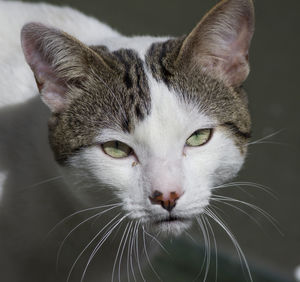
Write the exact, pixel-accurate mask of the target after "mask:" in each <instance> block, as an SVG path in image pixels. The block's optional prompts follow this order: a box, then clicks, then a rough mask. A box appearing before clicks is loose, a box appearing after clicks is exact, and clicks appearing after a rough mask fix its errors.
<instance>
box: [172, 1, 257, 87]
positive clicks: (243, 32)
mask: <svg viewBox="0 0 300 282" xmlns="http://www.w3.org/2000/svg"><path fill="white" fill-rule="evenodd" d="M253 32H254V7H253V2H252V0H223V1H221V2H220V3H219V4H217V5H216V6H215V7H214V8H213V9H212V10H211V11H210V12H209V13H207V14H206V15H205V17H204V18H203V19H202V20H201V21H200V23H199V24H198V25H197V26H196V27H195V28H194V29H193V30H192V32H191V33H190V34H189V35H188V36H187V37H186V39H185V40H184V42H183V45H182V47H181V49H180V52H179V56H178V58H177V63H178V64H179V65H180V66H184V67H186V66H187V67H188V68H189V69H191V68H197V69H199V70H201V71H205V72H208V73H210V74H211V75H212V76H214V77H217V78H218V79H221V80H222V81H224V82H225V83H226V84H227V85H229V86H234V87H235V86H239V85H241V84H242V83H243V81H244V80H245V79H246V78H247V76H248V73H249V62H248V50H249V47H250V41H251V38H252V35H253Z"/></svg>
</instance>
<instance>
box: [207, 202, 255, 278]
mask: <svg viewBox="0 0 300 282" xmlns="http://www.w3.org/2000/svg"><path fill="white" fill-rule="evenodd" d="M205 214H206V215H208V216H209V217H210V218H211V219H213V220H214V221H215V222H216V223H218V224H219V226H220V227H222V229H223V230H224V231H225V232H226V234H227V235H228V237H229V238H230V239H231V241H232V243H233V245H234V247H235V249H236V251H237V254H238V256H239V259H240V262H241V264H242V266H243V265H244V266H245V267H246V270H247V274H248V276H249V279H250V281H251V282H253V279H252V275H251V271H250V268H249V265H248V262H247V259H246V257H245V255H244V252H243V251H242V249H241V247H240V245H239V243H238V241H237V240H236V238H235V236H234V235H233V234H232V232H231V231H230V229H229V228H228V227H227V226H226V225H225V223H224V222H223V220H222V219H220V217H219V216H217V215H216V213H213V212H212V210H210V209H209V208H208V207H206V209H205Z"/></svg>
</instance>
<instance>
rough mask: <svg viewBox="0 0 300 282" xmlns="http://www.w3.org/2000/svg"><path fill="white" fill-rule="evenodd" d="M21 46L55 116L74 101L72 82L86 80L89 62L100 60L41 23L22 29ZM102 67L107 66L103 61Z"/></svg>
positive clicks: (67, 37)
mask: <svg viewBox="0 0 300 282" xmlns="http://www.w3.org/2000/svg"><path fill="white" fill-rule="evenodd" d="M21 43H22V48H23V52H24V55H25V58H26V61H27V63H28V64H29V66H30V67H31V69H32V71H33V73H34V76H35V79H36V82H37V86H38V88H39V91H40V93H41V96H42V100H43V101H44V103H45V104H46V105H47V106H48V107H49V108H50V110H51V111H52V112H56V113H57V112H61V111H63V110H64V109H66V108H67V106H68V104H69V103H70V101H71V98H72V97H69V94H68V92H70V91H68V90H69V88H70V87H72V82H74V81H76V80H77V81H80V80H81V79H83V77H84V75H85V74H86V72H87V71H88V69H89V68H90V62H94V61H99V60H101V57H100V56H99V55H97V54H96V53H95V52H93V50H91V49H90V48H89V47H88V46H86V45H84V44H83V43H81V42H80V41H78V40H77V39H75V38H73V37H72V36H70V35H69V34H67V33H64V32H62V31H60V30H57V29H54V28H49V27H47V26H45V25H42V24H40V23H29V24H26V25H25V26H24V27H23V29H22V32H21ZM102 63H103V65H105V62H104V61H102Z"/></svg>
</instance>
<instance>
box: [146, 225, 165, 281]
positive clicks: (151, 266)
mask: <svg viewBox="0 0 300 282" xmlns="http://www.w3.org/2000/svg"><path fill="white" fill-rule="evenodd" d="M142 230H143V244H144V251H145V255H146V258H147V261H148V263H149V266H150V268H151V270H152V271H153V273H154V274H155V276H156V277H157V278H158V280H159V281H162V279H161V278H160V277H159V275H158V273H157V272H156V270H155V269H154V267H153V265H152V263H151V260H150V258H149V255H148V251H147V247H146V239H145V228H144V226H142Z"/></svg>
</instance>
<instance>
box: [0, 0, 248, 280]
mask: <svg viewBox="0 0 300 282" xmlns="http://www.w3.org/2000/svg"><path fill="white" fill-rule="evenodd" d="M20 32H21V43H20V40H19V36H20ZM253 32H254V8H253V3H252V0H222V1H220V2H219V3H218V4H217V5H216V6H215V7H214V8H212V10H211V11H210V12H209V13H207V14H206V15H205V16H204V17H203V19H202V20H201V21H200V22H199V23H198V25H196V27H195V28H194V29H193V30H192V31H191V32H190V33H189V34H188V35H186V36H182V37H179V38H173V37H151V36H137V37H126V36H123V35H121V34H119V33H118V32H117V31H115V30H113V29H111V28H110V27H108V26H107V25H105V24H103V23H100V22H98V21H97V20H96V19H94V18H91V17H89V16H85V15H83V14H81V13H80V12H78V11H76V10H74V9H71V8H68V7H55V6H51V5H47V4H29V3H20V2H6V1H0V43H1V50H0V62H1V65H0V74H1V75H0V197H1V198H0V199H1V207H0V230H1V233H0V246H1V252H0V256H1V257H0V265H1V266H0V267H1V277H2V278H1V281H52V282H53V281H74V282H75V281H89V282H90V281H116V280H118V279H119V280H120V281H123V280H127V276H128V277H129V278H128V279H129V280H131V281H133V280H135V275H136V277H137V279H140V280H144V278H143V274H142V271H141V267H142V262H140V260H139V259H141V260H143V259H144V260H146V259H149V257H148V255H147V256H146V257H147V258H145V254H144V253H143V252H142V251H141V252H140V253H139V251H138V249H142V248H141V245H143V240H142V237H145V236H146V237H151V238H152V240H157V239H156V238H155V237H154V236H155V234H157V233H161V234H165V236H176V235H179V234H181V233H182V232H183V231H184V230H186V229H188V228H189V227H190V226H191V224H192V222H193V221H194V220H195V219H197V220H199V217H200V216H201V215H203V214H206V216H208V217H211V218H213V219H215V220H216V221H217V218H215V217H214V215H213V214H212V213H211V211H210V210H209V201H210V197H211V194H212V190H213V189H214V187H216V186H218V185H221V184H222V183H224V182H225V181H228V180H229V179H231V178H233V177H234V176H235V175H236V174H237V173H238V171H239V170H240V168H241V167H242V165H243V163H244V160H245V157H246V153H247V142H248V140H249V138H250V133H251V120H250V114H249V110H248V100H247V96H246V93H245V91H244V90H243V87H242V84H243V82H244V81H245V80H246V78H247V75H248V73H249V62H248V51H249V47H250V42H251V38H252V35H253ZM22 51H23V52H22ZM25 60H26V62H27V64H26V62H25ZM38 93H40V94H38ZM47 123H48V125H47ZM89 223H93V224H89ZM62 243H63V244H62ZM126 244H127V245H126ZM139 247H140V248H139ZM125 252H128V258H129V262H130V270H129V271H128V258H127V261H126V258H125V256H127V254H126V255H125V254H124V253H125ZM57 253H58V258H57V269H56V267H55V264H56V256H57ZM122 256H123V260H122ZM139 256H140V257H139ZM142 257H143V258H142ZM126 263H127V272H126ZM123 278H124V279H123ZM119 280H118V281H119Z"/></svg>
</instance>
